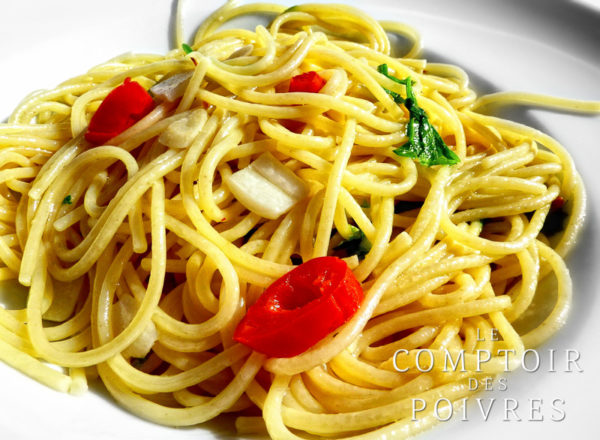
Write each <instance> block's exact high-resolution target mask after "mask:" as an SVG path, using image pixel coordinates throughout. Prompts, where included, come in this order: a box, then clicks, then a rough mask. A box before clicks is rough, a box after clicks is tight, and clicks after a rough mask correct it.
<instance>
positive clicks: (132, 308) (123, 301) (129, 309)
mask: <svg viewBox="0 0 600 440" xmlns="http://www.w3.org/2000/svg"><path fill="white" fill-rule="evenodd" d="M113 307H114V313H113V329H114V331H115V333H117V334H119V333H121V332H122V331H123V330H125V328H126V327H127V326H128V325H129V323H130V322H131V321H132V320H133V318H134V316H135V314H136V313H137V310H138V308H139V306H138V303H137V300H136V299H135V298H134V297H133V296H131V295H129V294H125V295H122V296H121V297H120V298H119V301H117V302H116V303H115V304H114V306H113ZM157 339H158V332H157V331H156V327H155V326H154V323H153V322H152V321H150V322H148V324H147V325H146V328H144V331H143V332H142V334H141V335H140V336H138V338H137V339H136V340H135V341H133V343H132V344H131V345H130V346H129V347H127V348H126V349H125V350H123V356H125V357H126V358H128V357H137V358H143V357H146V355H147V354H148V352H150V350H151V349H152V346H153V345H154V343H155V342H156V340H157Z"/></svg>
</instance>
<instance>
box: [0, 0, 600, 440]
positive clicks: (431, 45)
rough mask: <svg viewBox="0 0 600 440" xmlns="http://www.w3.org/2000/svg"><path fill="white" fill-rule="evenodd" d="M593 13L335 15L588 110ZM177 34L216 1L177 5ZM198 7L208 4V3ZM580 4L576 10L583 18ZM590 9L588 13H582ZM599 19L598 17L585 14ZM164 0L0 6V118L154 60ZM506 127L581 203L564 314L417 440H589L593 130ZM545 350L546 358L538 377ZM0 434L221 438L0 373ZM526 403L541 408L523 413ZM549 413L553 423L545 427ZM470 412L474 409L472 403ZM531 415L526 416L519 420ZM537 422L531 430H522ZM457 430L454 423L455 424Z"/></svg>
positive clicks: (453, 7) (471, 9) (595, 126)
mask: <svg viewBox="0 0 600 440" xmlns="http://www.w3.org/2000/svg"><path fill="white" fill-rule="evenodd" d="M594 1H597V0H580V1H578V2H572V1H571V2H569V1H559V0H552V1H550V0H548V1H547V0H529V1H527V0H506V1H503V2H481V1H480V2H476V1H469V0H455V1H453V2H446V1H444V0H429V1H428V2H416V1H393V0H390V1H384V0H371V1H369V2H368V4H367V3H365V2H362V4H361V3H359V2H352V1H351V2H348V3H351V4H354V5H357V6H360V7H362V8H364V9H365V10H366V11H367V12H369V13H370V14H371V15H373V16H375V17H376V18H380V19H387V20H397V21H404V22H407V23H409V24H411V25H413V26H414V27H416V28H417V29H418V31H419V32H420V33H421V34H422V36H423V39H424V42H425V52H424V53H425V56H426V57H427V58H428V59H429V60H431V61H441V62H450V63H453V64H457V65H459V66H461V67H463V68H464V69H466V70H467V71H468V72H469V74H470V75H471V78H472V81H473V84H474V87H475V88H476V89H477V90H478V91H479V92H484V93H485V92H490V91H495V90H526V91H532V92H539V93H548V94H555V95H563V96H568V97H574V98H581V99H595V100H600V50H599V49H598V47H600V12H599V11H600V7H598V8H597V9H595V8H594V6H593V4H594ZM188 3H189V4H187V5H186V7H185V11H186V20H185V24H186V30H187V31H188V34H191V33H192V31H193V29H195V26H196V25H197V24H198V23H199V22H200V20H201V19H202V18H204V17H205V16H206V15H207V14H208V13H209V12H211V11H212V10H213V9H214V8H216V7H217V6H218V5H219V3H220V2H215V4H210V5H208V4H207V3H209V2H204V1H202V2H200V1H196V2H188ZM210 3H212V2H210ZM287 4H288V5H291V4H292V3H289V2H288V3H287ZM586 5H587V6H586ZM590 5H591V6H590ZM599 6H600V5H599ZM173 10H174V5H172V4H171V1H170V0H160V1H159V0H155V1H152V2H148V1H145V0H128V1H122V0H103V1H94V2H81V1H75V0H54V1H52V2H48V1H43V0H20V1H19V2H14V1H13V2H6V3H3V4H2V6H1V11H2V13H1V14H0V54H1V58H0V69H1V72H2V75H1V77H0V78H1V79H0V119H4V118H5V117H6V116H8V114H9V113H10V111H11V110H12V109H13V108H14V106H15V105H16V104H17V103H18V101H19V100H20V99H21V98H22V97H24V96H25V95H26V94H27V93H29V92H31V91H33V90H36V89H40V88H49V87H53V86H55V85H56V84H58V83H59V82H61V81H62V80H65V79H67V78H69V77H71V76H74V75H77V74H79V73H83V72H85V70H86V69H88V68H89V67H91V66H93V65H95V64H98V63H101V62H103V61H105V60H107V59H108V58H110V57H113V56H115V55H117V54H121V53H123V52H127V51H134V52H153V53H164V52H165V51H166V50H168V49H169V48H170V47H171V26H172V23H171V13H172V11H173ZM511 116H512V117H514V118H516V119H517V120H520V121H522V122H526V123H528V124H531V125H533V126H535V127H537V128H539V129H542V130H544V131H546V132H548V133H549V134H551V135H552V136H554V137H555V138H557V139H558V140H559V141H560V142H562V143H563V144H564V145H565V146H566V147H567V148H568V149H569V151H570V152H571V154H572V155H573V156H574V158H575V162H576V164H577V167H578V169H579V171H580V172H581V174H582V176H583V178H584V181H585V183H586V186H587V188H588V192H589V198H590V203H589V211H588V223H587V228H586V230H585V232H584V234H583V236H582V237H581V241H580V245H579V246H578V248H577V249H576V251H575V252H574V254H573V255H572V256H571V258H570V259H569V262H568V263H569V267H570V269H571V272H572V275H573V279H574V285H575V298H574V306H573V309H572V312H571V316H570V319H569V322H568V324H567V326H566V327H565V328H564V329H562V330H561V332H560V333H559V334H558V335H557V336H556V337H555V338H553V339H552V340H551V341H550V342H549V343H548V344H547V345H546V346H544V347H542V349H540V350H539V352H540V354H541V355H542V358H543V359H544V360H546V362H544V363H543V364H542V366H541V367H540V370H539V371H538V372H536V373H525V372H523V371H519V372H516V373H512V374H509V375H507V376H506V377H507V385H508V389H507V390H506V391H497V390H496V391H494V392H491V393H483V394H481V395H479V396H478V397H480V398H482V399H484V400H483V405H484V406H483V407H484V408H486V409H487V408H488V406H489V404H490V401H491V400H490V399H496V401H495V403H494V404H493V407H492V409H491V412H490V415H489V418H488V420H487V421H484V419H483V417H482V416H481V414H480V413H479V409H478V407H477V405H476V404H471V405H470V406H469V407H468V408H469V413H468V415H467V421H460V420H454V421H451V422H447V423H442V424H441V426H438V427H436V428H434V429H433V430H431V431H429V432H427V433H425V434H424V435H422V436H421V437H420V438H423V439H439V438H446V437H449V438H459V437H460V438H461V439H463V440H467V439H478V438H487V439H500V438H511V437H512V438H518V439H520V438H528V437H531V436H537V437H538V438H545V439H558V438H567V437H569V438H571V437H572V438H592V437H594V436H595V435H596V434H591V433H597V432H598V428H600V417H598V415H597V408H598V403H597V402H598V401H597V396H596V393H597V392H598V391H600V379H598V377H599V376H598V371H600V351H599V350H598V345H597V344H598V343H597V336H598V335H599V334H600V320H598V319H597V318H596V316H595V315H596V314H597V313H600V301H599V300H598V299H597V298H596V292H597V286H598V285H599V283H600V272H599V271H598V261H600V240H599V238H598V230H597V223H598V214H599V213H598V206H599V204H600V189H599V188H600V173H599V172H598V167H599V165H598V164H599V161H600V154H599V153H598V151H599V149H600V142H599V141H598V139H599V136H600V130H599V129H600V117H598V116H593V117H592V116H587V117H585V116H575V115H569V114H558V113H552V112H544V111H539V110H537V111H533V110H530V111H529V110H528V111H515V112H512V113H511ZM547 349H555V350H556V352H557V361H556V369H557V370H558V371H557V372H555V373H549V372H547V370H548V364H547V356H545V353H547V352H546V350H547ZM568 349H571V350H577V351H578V352H579V353H580V355H581V358H580V361H579V364H580V366H581V367H582V368H583V370H584V371H583V372H571V373H567V372H564V371H563V370H564V367H565V362H564V359H563V357H564V352H565V350H568ZM0 387H1V390H2V391H1V393H0V434H2V435H1V437H2V438H6V439H14V440H17V439H31V438H50V439H54V438H61V439H81V438H87V439H92V438H98V439H104V438H111V439H131V438H140V439H159V438H160V439H162V438H169V439H171V440H180V439H192V438H193V439H198V438H213V437H218V438H222V437H224V436H227V435H228V434H229V435H231V434H232V431H231V430H229V431H227V430H226V429H225V428H224V427H223V425H219V424H210V425H208V426H207V427H206V426H205V427H202V428H191V429H171V428H165V427H162V426H157V425H154V424H151V423H148V422H145V421H143V420H140V419H138V418H136V417H133V416H131V415H129V414H128V413H126V412H125V411H124V410H122V409H121V408H119V407H117V406H116V405H114V404H113V402H112V400H111V398H110V396H108V395H107V394H106V393H104V392H102V391H101V390H92V391H91V392H89V393H88V394H86V395H84V396H81V397H73V396H69V395H63V394H59V393H56V392H54V391H52V390H49V389H46V388H45V387H43V386H41V385H39V384H37V383H35V382H34V381H32V380H30V379H28V378H26V377H25V376H23V375H21V374H20V373H18V372H16V371H14V370H12V369H11V368H8V367H6V366H5V365H3V364H1V365H0ZM504 399H514V400H515V401H516V402H517V403H518V404H519V407H518V409H517V413H518V415H519V417H520V418H521V419H522V420H521V421H520V422H517V421H515V417H513V416H511V417H510V421H504V420H503V419H504V416H505V414H504V409H503V406H504ZM532 399H542V400H543V402H542V404H541V411H540V412H534V414H531V411H530V409H529V406H530V401H531V400H532ZM554 399H561V400H563V401H564V404H563V403H558V404H557V406H559V407H560V408H561V409H562V410H563V411H564V413H565V415H566V417H565V419H564V420H563V421H561V422H554V421H552V417H553V416H554V417H556V416H557V415H558V413H557V412H556V411H553V409H552V402H553V400H554ZM473 403H474V402H473ZM532 416H533V417H532ZM540 416H543V417H544V420H543V421H529V419H531V418H539V417H540ZM459 419H460V417H459Z"/></svg>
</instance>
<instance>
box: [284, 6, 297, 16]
mask: <svg viewBox="0 0 600 440" xmlns="http://www.w3.org/2000/svg"><path fill="white" fill-rule="evenodd" d="M297 9H298V5H294V6H290V7H289V8H287V9H286V10H285V11H283V12H282V14H285V13H286V12H293V11H295V10H297Z"/></svg>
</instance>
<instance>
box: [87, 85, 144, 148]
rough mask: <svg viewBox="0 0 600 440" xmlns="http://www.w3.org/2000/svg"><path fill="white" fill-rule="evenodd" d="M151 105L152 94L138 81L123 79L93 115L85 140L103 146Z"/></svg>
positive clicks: (142, 115) (137, 118)
mask: <svg viewBox="0 0 600 440" xmlns="http://www.w3.org/2000/svg"><path fill="white" fill-rule="evenodd" d="M153 108H154V100H153V99H152V96H150V94H149V93H148V92H147V91H146V90H145V89H144V88H143V87H142V86H141V85H139V84H138V83H137V82H135V81H131V79H130V78H126V79H125V82H124V83H123V84H121V85H120V86H118V87H116V88H115V89H113V90H112V91H111V92H110V93H109V94H108V95H107V96H106V98H104V101H102V103H101V104H100V106H99V107H98V110H96V113H94V116H92V120H91V121H90V124H89V126H88V129H87V132H86V134H85V139H86V140H87V141H88V142H91V143H92V144H95V145H102V144H104V143H106V141H108V140H109V139H112V138H113V137H115V136H117V135H118V134H120V133H122V132H124V131H125V130H127V129H128V128H129V127H131V126H132V125H133V124H135V123H136V122H137V121H139V120H140V119H142V118H143V117H144V116H146V115H147V114H148V113H150V111H152V109H153Z"/></svg>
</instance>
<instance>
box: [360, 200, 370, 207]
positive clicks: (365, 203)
mask: <svg viewBox="0 0 600 440" xmlns="http://www.w3.org/2000/svg"><path fill="white" fill-rule="evenodd" d="M360 207H361V208H370V207H371V204H370V203H369V201H368V200H363V202H362V203H361V204H360Z"/></svg>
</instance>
